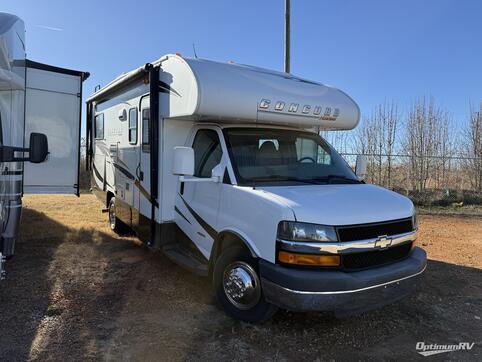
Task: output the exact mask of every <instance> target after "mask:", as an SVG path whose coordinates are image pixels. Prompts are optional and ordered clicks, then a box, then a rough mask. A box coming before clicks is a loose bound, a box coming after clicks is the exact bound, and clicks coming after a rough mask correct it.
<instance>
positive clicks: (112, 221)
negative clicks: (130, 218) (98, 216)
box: [109, 197, 126, 234]
mask: <svg viewBox="0 0 482 362" xmlns="http://www.w3.org/2000/svg"><path fill="white" fill-rule="evenodd" d="M109 226H110V228H111V229H112V230H113V231H115V232H116V233H118V234H122V233H125V231H126V225H125V224H124V223H123V222H122V221H121V220H120V219H119V218H118V217H117V216H116V212H115V197H112V198H111V199H110V201H109Z"/></svg>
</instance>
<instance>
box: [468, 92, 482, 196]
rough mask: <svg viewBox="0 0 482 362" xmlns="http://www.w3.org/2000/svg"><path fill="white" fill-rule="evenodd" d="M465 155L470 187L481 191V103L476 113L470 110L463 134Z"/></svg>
mask: <svg viewBox="0 0 482 362" xmlns="http://www.w3.org/2000/svg"><path fill="white" fill-rule="evenodd" d="M464 141H465V142H464V144H465V154H466V155H467V157H470V158H471V159H470V160H468V166H469V167H468V169H469V173H470V176H471V177H470V178H471V183H472V187H473V188H474V189H475V190H476V191H478V192H481V191H482V102H481V103H480V108H479V110H478V111H474V110H472V107H471V110H470V119H469V123H468V126H467V129H466V130H465V132H464Z"/></svg>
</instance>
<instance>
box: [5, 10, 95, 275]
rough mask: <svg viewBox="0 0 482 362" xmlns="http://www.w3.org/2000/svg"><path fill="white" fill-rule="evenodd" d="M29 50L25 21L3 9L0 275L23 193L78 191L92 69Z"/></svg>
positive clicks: (13, 237) (11, 250) (9, 251)
mask: <svg viewBox="0 0 482 362" xmlns="http://www.w3.org/2000/svg"><path fill="white" fill-rule="evenodd" d="M25 55H26V50H25V25H24V23H23V21H22V20H21V19H19V18H18V17H16V16H15V15H11V14H6V13H0V227H1V234H0V279H3V278H4V276H5V269H4V263H5V260H6V259H7V258H10V257H11V256H13V253H14V247H15V240H16V237H17V232H18V228H19V222H20V214H21V207H22V200H21V197H22V195H23V194H24V193H63V194H69V193H70V194H76V195H78V194H79V187H78V185H79V180H78V177H79V157H80V115H81V95H82V82H83V80H85V79H86V78H87V77H88V73H84V72H78V71H74V70H70V69H64V68H58V67H53V66H50V65H46V64H42V63H38V62H34V61H31V60H28V59H26V58H25ZM24 162H25V163H24Z"/></svg>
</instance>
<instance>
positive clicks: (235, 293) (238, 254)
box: [213, 246, 278, 323]
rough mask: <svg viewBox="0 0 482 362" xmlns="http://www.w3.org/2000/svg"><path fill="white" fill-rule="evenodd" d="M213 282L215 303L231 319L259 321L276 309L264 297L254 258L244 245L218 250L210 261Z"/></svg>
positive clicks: (264, 319)
mask: <svg viewBox="0 0 482 362" xmlns="http://www.w3.org/2000/svg"><path fill="white" fill-rule="evenodd" d="M213 286H214V291H215V293H216V298H217V300H218V302H219V304H220V305H221V306H222V307H223V309H224V310H225V311H226V312H227V313H228V314H229V315H231V316H232V317H234V318H235V319H239V320H242V321H245V322H251V323H262V322H265V321H267V320H268V319H270V318H271V317H272V316H273V315H274V314H275V313H276V311H277V310H278V308H277V307H276V306H274V305H272V304H270V303H268V302H266V300H265V299H264V296H263V292H262V290H261V282H260V279H259V274H258V268H257V263H256V260H255V259H254V258H253V257H252V256H251V255H250V253H249V252H248V251H247V250H246V249H245V248H242V247H239V246H234V247H230V248H227V249H225V250H223V251H222V253H221V255H220V256H219V258H218V259H217V260H216V264H215V265H214V275H213Z"/></svg>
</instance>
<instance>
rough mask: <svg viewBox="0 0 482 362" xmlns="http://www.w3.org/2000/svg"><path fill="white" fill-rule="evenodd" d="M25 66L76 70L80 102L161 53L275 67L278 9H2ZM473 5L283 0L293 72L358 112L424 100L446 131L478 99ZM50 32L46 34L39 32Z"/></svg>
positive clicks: (190, 2)
mask: <svg viewBox="0 0 482 362" xmlns="http://www.w3.org/2000/svg"><path fill="white" fill-rule="evenodd" d="M0 11H5V12H11V13H14V14H16V15H18V16H20V17H21V18H23V19H24V21H25V23H26V28H27V34H26V37H27V49H28V57H29V58H30V59H33V60H36V61H40V62H45V63H49V64H53V65H57V66H63V67H69V68H73V69H78V70H86V71H89V72H90V73H91V77H90V78H89V80H88V81H87V82H86V83H85V85H84V93H86V94H90V93H91V92H92V90H93V88H94V87H95V85H96V84H101V85H105V84H106V83H107V82H109V81H110V80H112V79H113V78H114V77H116V76H117V75H119V74H120V73H122V72H125V71H127V70H130V69H133V68H135V67H138V66H139V65H141V64H144V63H146V62H148V61H152V60H155V59H157V58H159V57H160V56H161V55H164V54H166V53H174V52H180V53H182V54H183V55H186V56H192V54H193V51H192V44H193V43H195V44H196V50H197V53H198V56H199V57H204V58H210V59H216V60H221V61H229V60H233V61H235V62H237V63H245V64H253V65H258V66H263V67H267V68H273V69H279V70H282V68H283V22H284V0H264V1H259V0H258V1H255V0H244V1H230V0H212V1H210V0H204V1H200V0H197V1H196V0H176V1H167V0H162V1H161V0H157V1H155V0H144V1H126V0H117V1H113V0H108V1H102V0H97V1H93V0H82V1H61V0H58V1H53V0H43V1H39V0H37V1H34V0H28V1H26V0H2V1H1V2H0ZM481 14H482V1H478V0H458V1H456V0H424V1H421V0H403V1H401V0H391V1H387V0H365V1H359V0H337V1H335V0H332V1H328V0H318V1H316V0H292V25H291V26H292V60H291V63H292V66H291V67H292V69H291V70H292V73H293V74H296V75H299V76H302V77H306V78H309V79H313V80H317V81H321V82H323V83H326V84H331V85H334V86H336V87H339V88H341V89H343V90H344V91H346V92H348V93H349V94H350V95H351V96H353V98H354V99H355V100H356V101H357V102H358V103H359V104H360V107H361V109H362V113H363V114H369V113H370V111H371V109H372V108H373V107H374V106H375V105H376V104H378V103H380V102H383V101H384V100H385V99H387V100H394V101H396V102H398V103H399V104H400V106H401V107H402V108H406V107H408V106H409V105H410V103H411V102H412V101H413V100H414V99H415V98H416V97H418V96H433V97H434V98H435V100H436V101H437V102H438V103H439V104H440V105H442V106H443V107H445V108H447V109H448V110H449V111H450V113H451V114H452V117H453V119H454V121H455V122H463V121H465V119H466V118H467V115H468V111H469V102H470V101H471V102H472V103H475V104H476V103H478V102H480V101H481V100H482V71H481V68H482V45H481V39H482V25H481V20H480V16H481ZM46 27H52V28H56V29H47V28H46Z"/></svg>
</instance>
